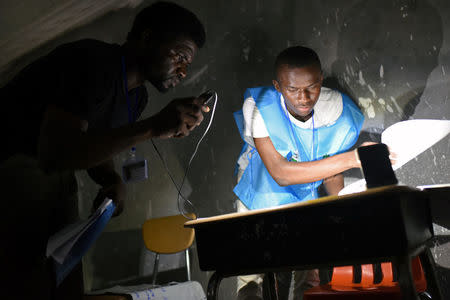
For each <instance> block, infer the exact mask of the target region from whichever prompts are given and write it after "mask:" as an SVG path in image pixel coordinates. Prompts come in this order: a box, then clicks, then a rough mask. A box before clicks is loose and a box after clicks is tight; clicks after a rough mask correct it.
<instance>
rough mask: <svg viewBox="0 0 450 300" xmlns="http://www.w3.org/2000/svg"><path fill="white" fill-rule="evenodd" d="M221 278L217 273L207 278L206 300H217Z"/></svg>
mask: <svg viewBox="0 0 450 300" xmlns="http://www.w3.org/2000/svg"><path fill="white" fill-rule="evenodd" d="M222 279H223V276H222V275H220V274H219V273H217V272H214V273H213V274H212V276H211V278H209V281H208V291H207V300H217V299H219V298H218V292H219V285H220V282H221V281H222Z"/></svg>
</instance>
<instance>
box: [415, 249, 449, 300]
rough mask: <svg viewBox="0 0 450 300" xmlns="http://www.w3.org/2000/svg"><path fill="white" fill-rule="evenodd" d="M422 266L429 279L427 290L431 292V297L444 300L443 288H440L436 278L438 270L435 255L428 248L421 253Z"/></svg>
mask: <svg viewBox="0 0 450 300" xmlns="http://www.w3.org/2000/svg"><path fill="white" fill-rule="evenodd" d="M419 257H420V262H421V263H422V268H423V270H424V272H425V278H426V280H427V290H428V291H429V292H430V294H431V297H432V298H433V300H434V299H436V300H442V299H444V298H442V294H441V290H440V288H439V282H438V280H437V278H436V270H435V265H434V259H433V255H432V254H431V250H430V249H429V248H426V249H425V250H424V251H423V252H422V253H420V255H419Z"/></svg>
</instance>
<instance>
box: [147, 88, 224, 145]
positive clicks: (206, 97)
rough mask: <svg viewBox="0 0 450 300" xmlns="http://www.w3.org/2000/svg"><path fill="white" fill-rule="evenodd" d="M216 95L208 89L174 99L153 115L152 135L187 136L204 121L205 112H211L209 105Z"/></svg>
mask: <svg viewBox="0 0 450 300" xmlns="http://www.w3.org/2000/svg"><path fill="white" fill-rule="evenodd" d="M214 97H215V92H213V91H208V92H206V93H203V94H201V95H200V96H198V97H196V98H194V97H189V98H180V99H175V100H172V101H171V102H170V103H169V104H168V105H167V106H166V107H164V108H163V109H162V110H161V111H160V112H159V113H157V114H156V115H154V116H152V117H151V118H150V119H149V121H150V122H152V127H153V128H152V134H151V135H152V137H159V138H171V137H177V138H179V137H185V136H188V135H189V133H190V132H191V131H192V130H194V128H195V127H197V126H198V125H200V124H201V122H202V121H203V118H204V117H203V113H204V112H209V111H210V108H209V107H208V106H207V104H208V103H210V102H211V101H212V100H213V99H214Z"/></svg>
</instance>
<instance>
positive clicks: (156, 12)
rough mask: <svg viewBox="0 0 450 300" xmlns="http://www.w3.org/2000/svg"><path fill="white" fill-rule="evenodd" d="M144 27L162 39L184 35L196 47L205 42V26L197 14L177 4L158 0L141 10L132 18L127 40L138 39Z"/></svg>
mask: <svg viewBox="0 0 450 300" xmlns="http://www.w3.org/2000/svg"><path fill="white" fill-rule="evenodd" d="M146 29H150V30H151V32H152V34H156V36H157V37H159V38H161V39H162V40H171V39H175V38H178V37H180V36H184V37H187V38H190V39H192V40H193V41H194V43H195V44H196V45H197V47H198V48H201V47H203V45H204V44H205V39H206V34H205V28H204V27H203V24H202V23H201V22H200V20H199V19H198V18H197V16H196V15H195V14H194V13H192V12H191V11H189V10H187V9H186V8H184V7H181V6H179V5H178V4H175V3H171V2H163V1H158V2H156V3H154V4H152V5H150V6H148V7H146V8H144V9H143V10H141V11H140V12H139V13H138V14H137V16H136V18H135V19H134V22H133V26H132V27H131V30H130V32H129V33H128V36H127V41H133V40H138V39H139V38H140V36H141V34H142V32H144V31H145V30H146Z"/></svg>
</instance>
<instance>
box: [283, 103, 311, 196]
mask: <svg viewBox="0 0 450 300" xmlns="http://www.w3.org/2000/svg"><path fill="white" fill-rule="evenodd" d="M283 100H284V99H283ZM283 103H284V108H285V112H284V116H285V117H286V119H287V121H288V123H289V128H290V130H291V134H292V136H293V138H294V141H295V144H296V146H297V155H298V158H300V145H299V141H298V137H297V135H296V134H295V131H294V127H293V125H292V121H291V119H290V118H289V115H288V114H289V111H288V109H287V106H286V100H284V101H283ZM311 121H312V127H313V128H312V141H311V156H310V159H311V161H315V160H316V155H315V153H314V141H315V130H314V129H315V128H314V110H312V111H311ZM309 188H310V190H311V195H312V197H313V199H314V198H316V193H315V189H314V182H311V183H309Z"/></svg>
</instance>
